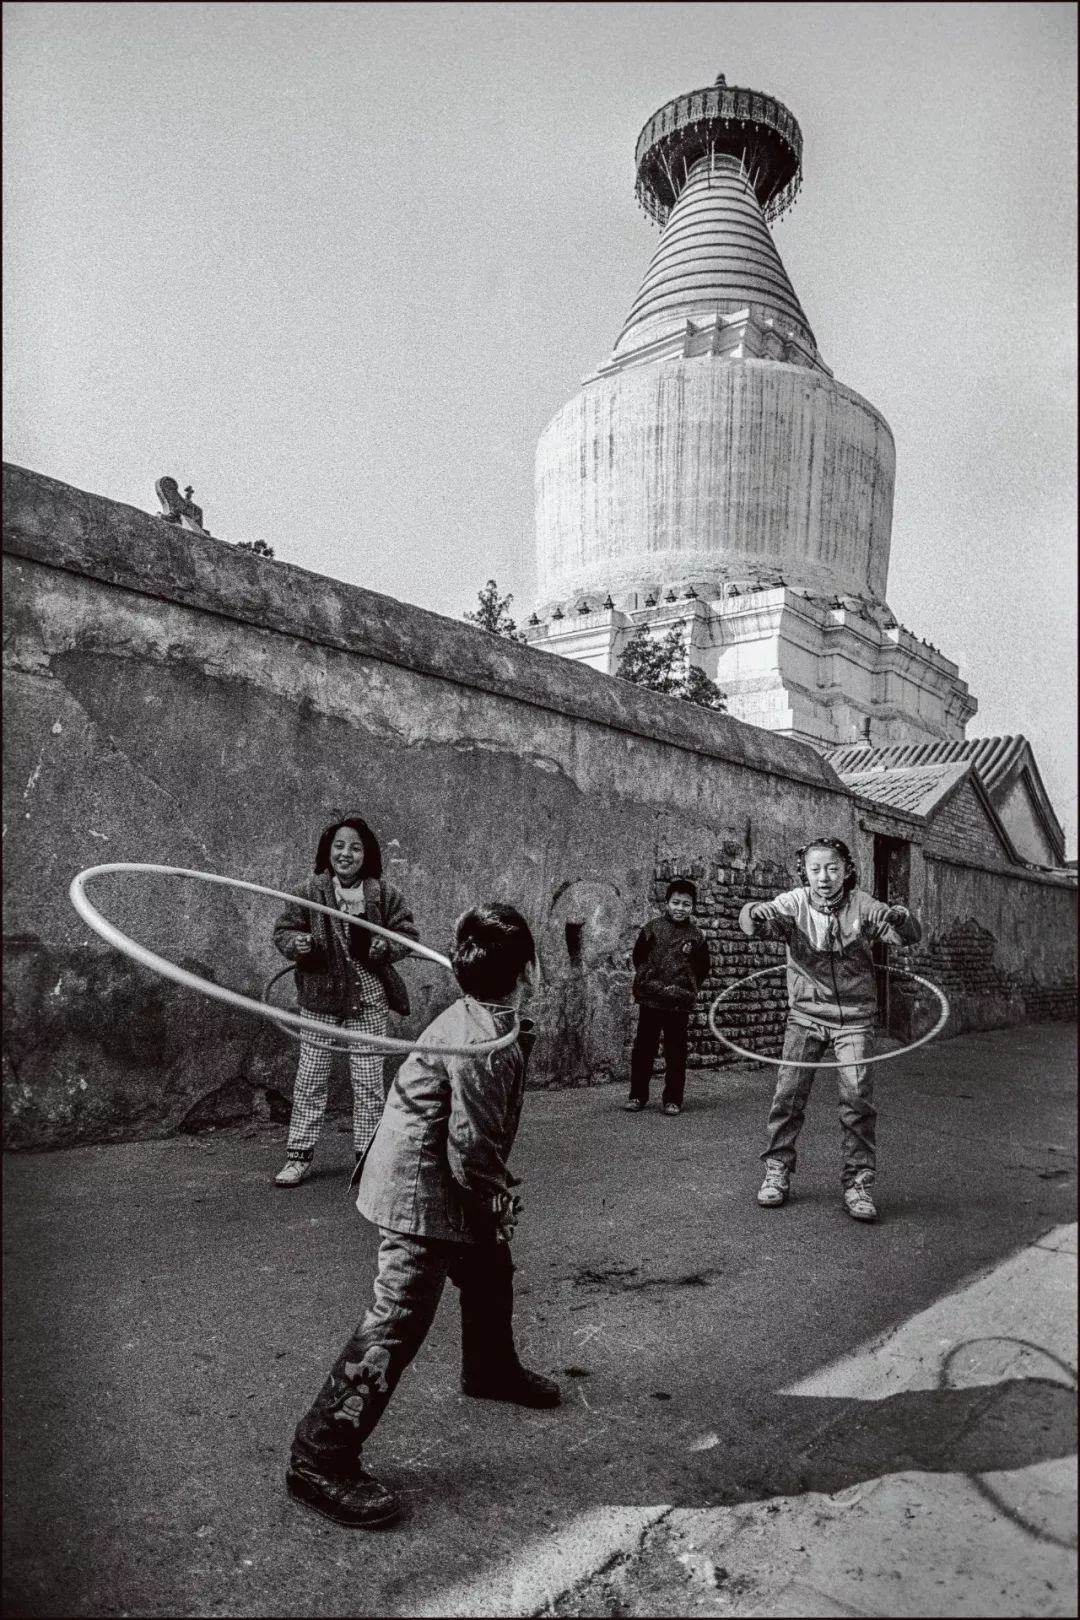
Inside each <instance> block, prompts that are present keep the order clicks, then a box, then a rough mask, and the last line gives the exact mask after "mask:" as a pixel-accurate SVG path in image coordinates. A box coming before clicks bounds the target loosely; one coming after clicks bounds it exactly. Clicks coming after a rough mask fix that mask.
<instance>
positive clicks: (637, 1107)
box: [623, 1097, 645, 1114]
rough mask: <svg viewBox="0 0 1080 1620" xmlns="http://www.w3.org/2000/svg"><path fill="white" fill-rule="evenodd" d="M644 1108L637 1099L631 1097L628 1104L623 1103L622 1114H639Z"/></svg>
mask: <svg viewBox="0 0 1080 1620" xmlns="http://www.w3.org/2000/svg"><path fill="white" fill-rule="evenodd" d="M644 1106H645V1104H644V1103H643V1102H641V1101H640V1099H639V1098H637V1097H631V1098H630V1100H629V1101H628V1102H624V1103H623V1112H624V1113H626V1114H640V1113H641V1110H642V1109H643V1108H644Z"/></svg>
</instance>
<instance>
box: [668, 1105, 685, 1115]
mask: <svg viewBox="0 0 1080 1620" xmlns="http://www.w3.org/2000/svg"><path fill="white" fill-rule="evenodd" d="M664 1113H665V1114H681V1113H682V1103H665V1104H664Z"/></svg>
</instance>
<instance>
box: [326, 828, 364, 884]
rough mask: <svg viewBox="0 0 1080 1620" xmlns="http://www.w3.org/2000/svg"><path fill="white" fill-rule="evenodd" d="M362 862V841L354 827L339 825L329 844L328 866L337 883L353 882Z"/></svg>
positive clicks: (358, 874) (357, 875)
mask: <svg viewBox="0 0 1080 1620" xmlns="http://www.w3.org/2000/svg"><path fill="white" fill-rule="evenodd" d="M363 864H364V842H363V839H362V838H361V837H360V834H359V833H358V832H357V831H356V828H355V827H339V828H338V829H337V831H336V832H335V834H334V838H333V842H332V843H331V845H330V866H331V869H332V870H333V873H334V876H335V877H336V878H337V880H338V882H339V883H344V884H345V886H346V887H348V886H349V884H351V883H355V882H356V880H357V878H358V877H359V876H360V868H361V867H362V866H363Z"/></svg>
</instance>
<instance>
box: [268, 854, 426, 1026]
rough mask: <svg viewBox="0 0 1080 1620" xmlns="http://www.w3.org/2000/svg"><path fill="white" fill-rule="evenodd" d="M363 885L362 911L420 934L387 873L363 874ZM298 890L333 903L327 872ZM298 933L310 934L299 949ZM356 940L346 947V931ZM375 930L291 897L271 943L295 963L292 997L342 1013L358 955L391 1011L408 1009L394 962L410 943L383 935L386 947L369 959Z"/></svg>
mask: <svg viewBox="0 0 1080 1620" xmlns="http://www.w3.org/2000/svg"><path fill="white" fill-rule="evenodd" d="M363 885H364V915H365V916H366V917H367V919H368V921H369V922H373V923H378V924H379V926H380V927H382V928H391V929H393V931H394V932H395V933H396V934H404V935H405V936H406V937H407V938H408V939H419V938H420V931H419V929H418V928H417V926H416V924H415V922H414V921H413V916H412V912H411V911H410V910H409V908H408V906H407V905H406V903H405V898H404V896H403V895H402V893H401V891H400V889H395V887H394V885H393V884H392V883H387V882H386V880H385V878H370V877H366V878H364V880H363ZM296 892H297V894H298V895H302V896H303V897H304V899H307V900H318V901H320V902H321V903H322V904H323V905H324V906H336V904H337V902H336V900H335V898H334V879H333V877H332V875H331V874H330V873H329V872H317V873H316V874H315V876H314V877H312V878H308V879H307V880H306V881H305V882H303V883H301V884H298V885H297V889H296ZM298 934H310V935H311V939H312V948H311V950H310V951H307V952H305V953H304V954H303V955H301V954H300V953H299V952H298V951H297V948H296V939H297V935H298ZM350 935H353V936H355V939H356V943H355V945H354V948H353V950H352V951H350V949H349V945H350V939H349V936H350ZM375 937H376V936H375V935H373V934H370V933H369V932H368V930H367V929H366V928H354V927H352V926H351V925H350V924H349V923H345V922H341V921H340V920H339V919H338V918H337V917H327V916H326V915H325V914H324V913H323V912H321V911H307V910H305V908H304V906H303V904H302V903H301V901H300V900H297V901H295V902H291V903H290V904H289V905H288V906H286V908H285V910H284V911H283V912H282V913H281V916H280V917H279V918H278V920H277V922H276V923H275V924H274V944H275V945H276V946H277V948H278V950H279V951H280V952H281V954H282V956H285V957H287V958H288V960H289V961H290V962H293V963H295V965H296V999H297V1001H298V1002H299V1004H300V1006H301V1008H302V1009H303V1010H304V1011H305V1012H321V1013H333V1014H335V1015H336V1016H337V1017H338V1018H345V1017H347V1016H348V1014H349V1012H350V1011H351V1010H352V1007H353V1005H354V999H355V993H354V984H355V977H354V974H353V972H352V969H351V967H350V961H358V962H360V963H361V965H362V966H365V967H367V969H368V971H369V972H370V973H374V974H375V976H376V977H377V978H378V980H379V982H380V983H381V985H382V987H383V989H384V990H385V992H386V999H387V1002H388V1003H389V1005H390V1008H391V1010H392V1011H393V1012H396V1013H402V1014H404V1013H407V1012H408V1010H409V993H408V991H407V990H406V988H405V981H404V980H403V979H402V977H401V975H400V974H399V973H397V972H396V971H395V969H394V967H393V963H394V962H397V961H400V959H401V958H402V957H403V956H407V955H408V954H409V953H408V946H406V945H398V944H396V943H395V942H394V941H393V940H387V941H386V945H387V953H386V955H385V956H384V957H383V959H382V960H381V961H379V962H372V961H370V960H368V955H367V952H368V947H369V942H370V941H371V940H372V939H374V938H375Z"/></svg>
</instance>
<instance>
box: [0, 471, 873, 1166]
mask: <svg viewBox="0 0 1080 1620" xmlns="http://www.w3.org/2000/svg"><path fill="white" fill-rule="evenodd" d="M5 486H6V487H5V558H4V568H5V623H6V636H5V648H6V674H5V680H6V688H7V725H6V728H5V765H6V768H5V793H6V799H5V854H6V860H5V871H6V880H7V890H6V898H5V907H6V910H5V954H6V957H7V974H6V988H5V997H6V1011H7V1015H8V1016H7V1019H6V1023H7V1049H6V1057H5V1132H6V1140H7V1141H8V1143H9V1144H11V1145H14V1146H22V1147H44V1146H58V1145H64V1144H68V1143H72V1142H77V1141H98V1140H116V1139H122V1138H130V1137H135V1136H149V1135H157V1134H162V1133H166V1132H169V1131H173V1130H178V1129H183V1128H185V1127H188V1126H190V1125H192V1124H193V1123H206V1122H208V1121H212V1120H215V1119H225V1118H237V1117H244V1116H245V1115H246V1114H249V1113H250V1114H255V1115H261V1116H262V1117H265V1116H266V1114H267V1112H268V1111H269V1112H273V1111H274V1110H275V1109H277V1110H278V1112H279V1113H280V1110H281V1108H282V1107H283V1106H285V1105H286V1100H287V1098H288V1095H289V1094H290V1092H291V1087H292V1075H293V1071H294V1069H295V1063H296V1047H295V1045H294V1043H293V1042H291V1041H288V1040H286V1039H285V1038H284V1037H282V1036H281V1035H279V1034H278V1032H277V1031H276V1030H275V1029H274V1028H273V1026H271V1025H269V1024H267V1023H265V1022H263V1023H260V1022H257V1021H256V1020H255V1019H254V1018H253V1017H251V1016H249V1015H247V1014H245V1013H243V1012H240V1011H234V1010H232V1009H228V1008H226V1007H224V1006H222V1005H221V1004H220V1003H216V1002H212V1001H210V1000H208V999H206V998H201V997H199V996H197V995H195V994H193V993H191V992H188V991H186V990H183V989H181V988H179V987H176V986H173V985H171V984H169V983H168V982H167V981H165V980H164V979H162V978H160V977H158V976H155V975H153V974H152V973H150V972H149V971H148V970H146V969H144V968H142V967H141V966H138V965H136V964H135V963H133V962H131V961H130V960H129V959H128V958H126V957H124V956H122V955H120V954H119V953H118V952H116V951H115V950H113V949H112V948H111V947H109V946H107V945H105V944H104V943H103V942H101V941H100V940H99V939H98V938H97V936H96V935H94V934H93V933H92V932H91V931H90V930H89V929H88V928H87V927H86V925H85V924H84V923H83V922H82V920H81V919H80V918H79V916H78V915H77V914H76V912H75V911H74V910H73V908H72V906H71V904H70V901H69V899H68V896H67V890H68V885H69V884H70V882H71V879H72V877H74V876H75V874H76V873H78V872H79V871H80V870H82V869H84V868H85V867H87V866H91V865H95V864H98V863H102V862H108V861H135V862H147V863H160V864H167V865H173V866H181V867H190V868H194V869H198V870H204V871H210V872H215V873H222V874H225V875H228V876H232V877H238V878H243V879H246V880H248V881H251V882H256V883H265V884H267V885H269V886H272V887H278V888H282V889H291V888H293V887H294V886H295V885H296V884H297V883H298V882H299V881H300V880H301V878H302V877H303V876H304V875H305V874H306V873H307V872H308V871H310V867H311V859H312V855H313V853H314V834H315V832H316V830H317V829H318V828H319V827H320V826H321V825H322V824H323V823H324V822H325V821H326V820H327V819H329V818H330V817H331V816H332V815H333V814H335V813H339V812H340V811H343V810H345V809H348V808H353V807H357V808H360V809H361V810H362V812H363V813H364V814H365V815H366V816H367V817H368V819H369V820H370V821H371V823H372V825H373V826H374V827H375V828H376V830H377V832H378V834H379V836H380V839H381V842H382V845H383V851H384V857H385V859H386V868H387V875H388V877H390V878H391V879H392V880H393V881H394V882H395V883H397V884H398V885H399V886H400V887H401V888H402V889H403V890H404V892H405V894H406V896H407V897H408V899H409V901H410V903H411V905H412V907H413V910H414V913H415V915H416V918H417V922H418V924H419V926H420V929H421V934H422V937H423V939H424V940H425V941H426V942H428V943H429V944H432V945H434V946H436V947H437V948H442V949H445V948H446V946H447V944H448V942H449V939H450V935H451V930H452V926H453V920H454V918H455V917H456V916H457V915H458V914H459V913H460V912H461V911H462V910H464V909H465V908H466V907H467V906H468V905H470V904H474V903H475V902H476V901H478V900H482V899H486V898H495V899H503V900H509V901H512V902H513V903H515V904H517V905H519V906H520V907H521V908H522V910H523V911H524V912H525V913H526V915H527V916H528V917H529V918H530V920H531V922H532V924H533V927H534V932H535V934H536V937H537V940H538V944H539V949H540V957H541V968H542V973H543V982H544V988H543V992H542V995H541V998H540V1003H539V1006H538V1008H537V1009H536V1010H537V1022H538V1026H539V1030H540V1034H539V1038H538V1040H537V1043H536V1047H535V1049H534V1052H533V1057H532V1062H531V1068H530V1081H531V1083H532V1084H534V1085H541V1086H547V1085H579V1084H588V1083H592V1082H595V1081H599V1080H606V1079H610V1078H612V1077H613V1076H616V1075H621V1074H622V1073H624V1072H625V1071H624V1061H625V1049H626V1044H627V1035H628V1033H629V1030H630V1024H631V1019H632V1005H631V1001H630V995H629V985H630V973H629V970H628V967H627V958H628V954H629V951H630V947H631V946H632V943H633V939H634V936H635V934H636V932H637V929H638V928H639V927H640V926H641V924H642V922H644V921H645V919H646V918H647V917H648V916H649V915H651V914H652V912H653V911H654V909H655V907H654V905H653V898H652V896H653V883H654V871H655V868H656V863H657V861H658V860H659V859H662V858H663V857H664V856H665V854H666V853H667V852H668V850H669V849H670V848H671V847H672V846H673V845H677V846H678V848H679V850H680V851H681V852H682V853H683V854H689V855H691V856H694V857H700V858H701V859H703V860H708V859H709V858H710V857H711V856H712V855H713V854H714V853H715V851H716V850H717V849H718V848H719V847H720V846H721V844H722V843H724V841H729V842H730V840H731V839H733V838H735V839H738V840H740V841H741V840H744V838H745V837H746V829H747V827H748V826H749V825H751V824H752V825H753V826H754V828H756V829H757V831H756V833H755V837H756V839H757V841H758V843H759V845H760V847H761V850H762V851H763V852H764V853H765V854H768V853H769V852H770V851H771V852H772V853H773V855H774V857H775V858H776V859H781V858H786V855H787V852H788V851H789V850H790V849H791V848H792V847H793V846H794V845H795V844H797V843H798V842H800V841H801V837H802V832H803V828H804V827H805V824H806V821H807V818H808V817H811V818H812V819H813V820H814V821H815V823H826V822H827V823H828V824H829V825H830V826H833V827H835V828H836V829H837V830H838V831H839V832H840V833H841V835H843V834H845V833H847V834H848V835H849V836H851V835H853V821H852V812H851V801H850V798H849V796H848V795H847V794H846V793H845V792H844V790H843V788H842V785H841V784H840V783H839V780H838V779H837V778H836V777H835V776H834V774H833V773H832V771H831V770H830V768H829V767H828V766H827V765H825V764H824V762H823V761H822V760H820V759H819V758H818V756H817V755H815V754H814V753H813V752H812V751H811V750H809V749H807V748H804V747H802V746H801V745H799V744H796V743H790V742H788V741H787V740H786V739H782V738H773V737H770V736H768V735H767V734H765V733H760V732H757V731H756V730H755V729H754V728H752V727H747V726H742V725H740V724H739V723H738V722H736V721H732V720H729V719H728V718H727V717H726V716H715V715H708V714H706V713H704V712H703V711H692V712H684V711H689V706H688V705H686V704H680V703H679V702H678V701H677V700H674V699H665V698H661V697H657V696H655V695H654V694H651V693H644V692H640V691H638V690H636V689H634V688H632V687H628V686H627V685H626V683H624V682H617V681H614V680H612V679H610V678H608V677H605V676H600V675H596V674H595V673H594V672H592V671H588V670H584V669H581V668H579V667H577V666H573V665H567V664H566V662H565V661H564V660H561V659H556V658H552V657H550V656H549V655H546V654H543V653H538V652H535V651H533V650H532V649H530V648H526V647H522V646H518V645H516V644H513V643H509V642H505V641H503V640H501V639H500V638H498V637H494V636H491V635H488V634H487V633H486V632H483V631H480V630H477V629H475V628H473V627H471V626H469V625H465V624H462V623H458V622H455V621H453V620H449V619H444V618H441V617H440V616H439V615H436V614H432V613H427V612H424V611H423V610H421V609H418V608H411V607H407V606H406V605H404V604H401V603H398V602H394V601H392V600H391V599H389V598H385V597H379V596H375V595H374V593H371V592H367V591H364V590H362V589H360V588H358V587H354V586H346V585H342V584H340V583H339V582H337V581H333V580H327V579H325V578H323V577H322V576H319V575H314V574H310V573H307V572H305V571H304V570H302V569H298V568H292V567H289V566H287V565H284V564H279V563H276V562H273V563H271V562H268V561H266V560H264V559H260V558H253V557H251V556H248V555H246V554H242V553H238V552H236V551H235V550H233V549H232V548H231V547H229V546H227V545H225V544H224V543H222V542H219V541H214V540H210V539H204V538H202V537H200V536H197V535H191V534H181V533H178V532H176V531H174V530H172V529H169V528H166V526H165V525H164V524H162V523H160V522H159V521H158V520H156V519H155V518H154V517H152V516H150V515H148V514H146V513H140V512H137V511H135V510H134V509H132V508H127V507H122V506H119V505H118V504H117V503H114V502H109V501H104V500H101V499H100V498H98V497H94V496H90V495H86V494H84V493H83V492H81V491H78V490H72V489H69V488H68V487H67V486H65V485H62V484H57V483H56V482H55V481H54V480H50V479H44V478H40V477H38V476H37V475H34V474H31V473H27V472H25V471H23V470H22V469H7V470H6V474H5ZM91 899H92V900H94V901H95V903H97V904H99V905H100V906H101V909H102V910H103V911H104V913H105V914H106V915H107V916H108V917H109V918H110V919H111V920H112V921H113V922H115V923H116V924H117V926H119V927H120V928H121V929H123V930H124V931H125V932H128V933H130V934H131V935H132V936H133V937H134V938H136V939H138V940H139V941H140V942H141V943H143V944H145V945H147V946H148V947H150V949H152V950H155V951H158V952H160V954H162V955H164V956H167V957H169V958H170V959H171V960H173V961H177V962H180V963H181V964H182V965H186V966H188V967H190V968H191V969H192V971H194V972H197V973H200V974H202V975H203V976H205V977H207V978H210V979H213V980H215V981H217V982H219V983H222V984H227V985H230V986H232V987H233V988H235V989H238V990H241V991H244V992H245V993H247V994H252V995H256V996H257V995H259V994H260V993H261V990H262V988H263V986H264V985H265V983H266V981H267V980H268V978H269V977H270V975H271V974H272V973H274V972H275V971H276V970H277V969H278V968H279V967H281V966H282V965H283V964H282V960H281V958H280V957H278V955H277V953H276V952H275V951H274V949H273V947H272V945H271V942H270V937H269V936H270V930H271V927H272V924H273V920H274V917H275V915H276V912H277V910H278V909H279V907H278V906H277V904H276V903H275V902H273V901H269V900H261V899H259V898H258V897H255V896H249V895H245V894H239V893H238V892H236V891H231V890H226V889H220V888H213V887H210V886H208V885H202V884H196V883H192V882H182V881H180V880H175V879H165V878H158V877H148V876H134V875H131V876H127V875H125V876H122V877H120V876H118V877H116V878H112V879H107V880H101V882H100V883H99V885H98V887H96V888H95V889H94V890H93V892H92V894H91ZM571 942H572V945H573V948H571ZM404 971H405V976H406V978H407V980H408V982H409V988H410V992H411V996H412V1002H413V1009H414V1010H413V1013H412V1014H411V1015H410V1017H409V1018H408V1019H407V1020H405V1021H404V1022H403V1023H401V1024H400V1026H399V1027H398V1028H397V1029H396V1032H398V1033H414V1032H416V1031H418V1030H419V1029H421V1028H422V1027H423V1026H424V1024H426V1023H427V1022H428V1021H429V1020H430V1018H431V1017H432V1016H433V1015H434V1014H435V1013H436V1012H437V1011H439V1010H440V1009H441V1007H442V1006H444V1005H445V1004H446V1003H447V1002H448V1001H449V1000H450V999H452V996H453V993H454V991H453V986H452V982H451V981H450V979H449V976H448V975H447V974H446V973H445V971H444V970H442V969H440V968H438V967H437V966H435V965H432V964H429V963H425V962H422V961H419V960H414V961H412V962H410V963H409V964H408V965H407V966H406V968H405V970H404ZM338 1086H339V1091H338V1100H341V1098H342V1096H343V1084H342V1081H341V1078H340V1077H339V1080H338Z"/></svg>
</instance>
